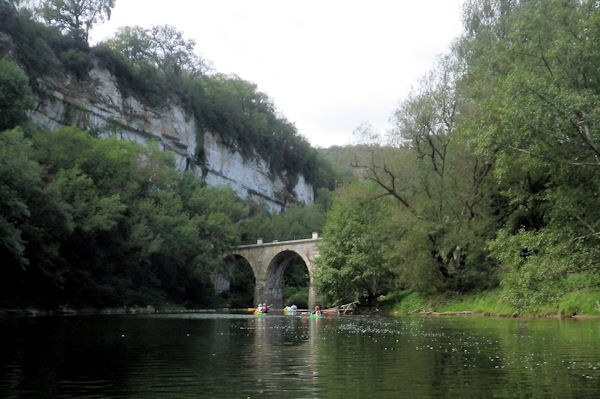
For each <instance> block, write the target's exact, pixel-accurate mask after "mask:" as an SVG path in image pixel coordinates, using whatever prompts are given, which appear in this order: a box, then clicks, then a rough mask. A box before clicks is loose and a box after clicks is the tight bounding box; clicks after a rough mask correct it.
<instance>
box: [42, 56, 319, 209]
mask: <svg viewBox="0 0 600 399" xmlns="http://www.w3.org/2000/svg"><path fill="white" fill-rule="evenodd" d="M40 83H42V85H43V86H45V89H46V92H47V96H46V97H45V98H43V99H39V101H38V105H37V107H36V109H35V110H34V111H33V112H32V113H31V118H32V119H33V120H34V121H35V122H36V123H38V124H41V125H43V126H46V127H49V128H52V129H55V128H59V127H61V126H72V125H75V126H78V127H80V128H82V129H88V130H92V131H97V132H99V134H100V135H101V136H102V135H105V136H106V135H112V134H116V135H118V136H119V137H120V138H121V139H124V140H131V141H136V142H139V143H142V144H143V143H146V142H147V141H148V140H158V141H159V143H160V145H161V146H162V149H163V150H165V151H171V152H172V153H173V154H174V155H175V159H176V163H177V168H178V169H179V170H192V171H194V173H195V174H196V175H198V176H199V177H201V178H204V179H205V181H206V183H207V184H208V185H209V186H220V185H229V186H231V187H232V188H233V190H234V191H235V192H236V193H237V194H238V195H239V196H240V197H242V198H246V197H252V198H256V199H259V200H262V201H264V202H265V204H266V206H267V207H268V209H269V210H270V211H271V212H278V211H280V210H282V209H283V208H284V207H285V205H286V203H287V202H288V201H289V200H292V201H296V202H301V203H304V204H310V203H312V202H313V199H314V194H313V187H312V186H311V185H310V184H307V183H306V181H305V180H304V177H303V176H299V178H298V181H297V183H296V185H295V187H293V188H289V187H286V184H285V174H283V175H281V176H272V174H271V173H270V172H269V166H268V164H267V163H266V162H265V161H264V160H262V159H261V158H259V157H253V158H252V159H247V158H244V157H243V156H242V154H241V153H240V152H238V151H235V150H232V149H230V148H228V147H226V146H224V145H223V144H222V142H221V141H220V140H219V137H218V136H217V135H214V134H211V133H206V132H205V133H204V134H203V135H198V134H197V132H198V128H197V126H196V122H195V120H194V118H193V117H191V116H189V115H187V114H186V113H185V112H184V110H183V109H182V107H180V106H179V105H178V104H176V103H171V104H170V105H169V106H168V107H165V108H161V109H156V108H149V107H147V106H145V105H144V104H143V103H142V102H141V101H139V100H138V99H136V98H135V97H131V96H128V97H124V96H123V95H122V94H121V92H120V91H119V88H118V85H117V82H116V79H115V77H114V76H112V75H111V74H110V72H109V71H107V70H106V69H103V68H100V67H98V66H96V67H94V68H93V69H92V70H91V71H90V73H89V77H88V79H86V80H85V81H83V82H82V81H76V80H75V79H73V78H71V77H69V76H66V77H65V79H64V80H62V81H57V80H52V79H45V80H44V81H42V82H40ZM198 137H201V140H202V141H203V143H201V146H200V147H201V148H203V151H204V152H203V157H198V156H197V154H196V148H198V147H199V146H198V142H197V140H198ZM198 159H202V161H199V160H198Z"/></svg>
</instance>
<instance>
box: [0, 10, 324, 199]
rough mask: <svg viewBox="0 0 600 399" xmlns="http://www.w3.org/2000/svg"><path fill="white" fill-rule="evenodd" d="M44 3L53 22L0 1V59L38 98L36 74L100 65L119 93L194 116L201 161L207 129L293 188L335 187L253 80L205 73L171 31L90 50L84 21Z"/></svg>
mask: <svg viewBox="0 0 600 399" xmlns="http://www.w3.org/2000/svg"><path fill="white" fill-rule="evenodd" d="M107 7H108V6H107ZM46 8H47V7H46ZM46 8H44V7H42V9H41V11H40V12H41V15H42V16H43V17H44V19H45V20H47V21H49V22H53V23H54V26H48V25H44V24H42V23H40V22H37V21H35V20H34V19H32V14H31V12H30V11H29V10H27V9H21V10H17V9H16V8H15V7H14V6H13V5H11V3H9V2H7V1H5V0H1V1H0V32H3V33H5V34H6V35H7V37H8V38H10V39H9V41H8V42H7V41H3V42H1V43H0V56H2V57H5V56H7V55H8V54H12V57H14V58H15V59H16V61H17V62H18V64H19V65H21V66H22V67H23V68H24V70H25V72H26V74H27V76H28V77H29V81H30V85H31V87H32V89H33V91H34V92H36V94H38V95H39V96H42V97H43V96H44V94H45V93H44V90H45V89H44V87H42V86H40V84H39V83H40V80H39V78H42V77H53V78H55V79H59V80H60V79H64V77H63V76H64V75H63V74H64V72H68V73H71V74H72V75H73V76H75V77H76V78H77V79H80V80H85V79H87V77H88V72H89V70H90V69H91V68H92V67H93V65H94V64H95V63H98V64H99V65H101V66H103V67H105V68H107V69H108V70H109V71H110V72H111V73H113V74H114V76H115V77H116V78H117V81H118V84H119V88H120V90H121V92H122V94H123V95H124V96H128V95H132V96H135V97H136V98H138V99H139V100H140V101H142V102H143V103H146V104H148V105H150V106H155V107H161V106H166V105H167V104H170V103H172V102H173V101H175V102H176V103H179V104H181V105H182V106H183V108H184V109H185V110H186V111H187V112H189V113H190V115H193V117H194V118H195V120H196V122H197V126H198V132H197V134H198V143H200V146H199V148H197V149H196V151H197V154H196V156H197V157H198V159H199V160H201V159H202V157H203V149H202V146H201V143H203V133H204V132H205V131H210V132H211V133H214V134H216V135H218V136H219V137H220V138H221V140H222V141H223V143H224V144H225V145H227V146H229V147H231V148H232V149H236V150H238V151H240V152H241V153H242V154H244V155H245V156H247V157H253V156H256V155H258V156H260V157H261V158H262V159H264V160H266V161H267V162H268V165H269V167H270V169H271V172H272V173H274V174H279V175H281V176H282V177H283V178H284V180H287V184H288V186H289V187H290V188H293V187H294V186H295V184H296V182H297V178H298V176H299V175H303V176H304V178H305V179H306V181H307V182H309V183H311V184H313V185H314V186H316V187H328V188H330V189H331V188H333V183H332V181H331V178H330V174H329V170H330V166H329V165H328V163H327V162H325V161H324V159H323V158H322V157H320V156H319V154H318V152H317V151H316V150H315V149H314V148H312V147H311V146H310V145H309V143H308V142H307V141H306V139H305V138H304V137H303V136H301V135H300V134H299V133H298V131H297V129H296V127H295V126H294V125H293V124H292V123H290V122H289V121H287V120H286V119H285V118H284V117H283V116H281V115H280V114H279V113H278V112H277V109H276V108H275V106H274V104H273V103H272V102H271V100H270V99H269V98H268V97H267V96H266V95H265V94H264V93H261V92H260V91H258V89H257V86H256V85H255V84H253V83H251V82H247V81H244V80H243V79H240V78H239V77H237V76H228V75H223V74H219V73H211V74H207V73H206V72H207V68H206V65H205V64H206V62H205V61H204V60H202V59H200V58H199V57H197V56H196V55H195V54H194V46H195V42H194V41H193V40H186V39H184V38H183V34H182V33H181V32H179V31H177V30H176V29H175V28H173V27H171V26H155V27H153V28H151V29H147V30H145V29H141V28H139V27H128V28H124V29H122V30H121V31H120V32H119V33H117V35H115V37H114V38H112V39H110V40H107V41H106V42H104V43H101V44H99V45H97V46H95V47H90V46H89V45H88V43H87V36H86V35H85V34H83V33H82V29H84V28H85V27H84V26H82V27H79V28H72V29H67V28H68V27H66V26H65V25H64V24H62V25H61V24H58V22H57V21H54V20H53V19H52V18H49V17H48V18H46V16H48V15H50V14H48V13H49V12H50V11H51V10H50V9H46ZM52 15H54V14H52ZM80 127H82V128H88V129H89V128H92V129H93V128H96V127H95V126H80Z"/></svg>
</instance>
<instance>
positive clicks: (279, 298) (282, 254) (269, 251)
mask: <svg viewBox="0 0 600 399" xmlns="http://www.w3.org/2000/svg"><path fill="white" fill-rule="evenodd" d="M319 241H321V239H320V238H319V234H318V233H312V238H309V239H305V240H293V241H273V242H269V243H263V241H262V239H258V240H257V241H256V244H252V245H240V246H239V247H237V248H235V249H233V250H232V251H231V252H229V253H228V254H227V255H234V256H241V257H243V258H244V259H246V260H247V261H248V263H249V264H250V266H251V267H252V271H253V272H254V278H255V285H254V302H255V305H256V304H258V303H267V304H273V307H274V308H276V309H281V308H283V306H284V303H283V290H282V284H281V283H282V279H283V272H284V270H285V268H286V266H287V265H288V264H289V263H290V261H291V260H292V259H294V258H295V257H296V256H299V257H300V258H302V260H303V261H304V263H305V264H306V268H307V269H308V275H309V285H308V307H309V309H312V307H313V306H314V305H315V302H316V293H315V290H314V287H313V274H314V271H315V268H316V266H315V259H316V258H317V257H318V256H319V251H318V248H317V245H318V243H319Z"/></svg>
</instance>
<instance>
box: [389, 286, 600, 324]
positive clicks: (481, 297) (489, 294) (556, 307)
mask: <svg viewBox="0 0 600 399" xmlns="http://www.w3.org/2000/svg"><path fill="white" fill-rule="evenodd" d="M598 303H600V288H593V289H591V288H590V289H585V290H580V291H575V292H571V293H568V294H565V295H563V296H562V297H561V298H559V299H558V300H557V301H556V302H555V303H551V304H546V305H543V306H538V307H536V308H531V309H525V310H523V311H520V310H518V309H516V308H515V307H513V306H511V305H510V304H508V303H507V302H506V301H504V300H503V298H502V292H501V290H500V289H496V290H491V291H484V292H479V293H476V294H465V295H437V296H424V295H422V294H419V293H417V292H413V291H401V292H398V293H396V294H395V295H393V296H391V297H386V298H385V299H383V301H382V305H383V307H384V308H385V310H386V311H389V312H393V313H398V314H408V313H413V314H415V313H430V312H433V313H462V312H471V313H477V314H484V315H497V316H515V315H521V316H539V317H545V316H556V315H561V316H574V315H578V316H579V315H584V316H600V309H599V307H600V305H598Z"/></svg>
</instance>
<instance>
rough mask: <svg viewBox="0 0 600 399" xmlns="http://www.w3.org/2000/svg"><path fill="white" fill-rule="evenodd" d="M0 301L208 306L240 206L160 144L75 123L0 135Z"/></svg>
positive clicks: (234, 237) (235, 237) (234, 239)
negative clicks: (105, 134) (93, 131)
mask: <svg viewBox="0 0 600 399" xmlns="http://www.w3.org/2000/svg"><path fill="white" fill-rule="evenodd" d="M0 140H1V141H2V146H0V151H2V157H1V158H0V159H1V161H0V171H1V172H2V173H1V174H0V176H1V177H0V209H1V210H2V212H1V213H0V252H1V253H2V256H3V259H4V260H5V262H4V266H5V278H4V279H3V283H2V285H3V291H2V297H1V301H2V303H3V304H5V305H6V304H8V303H12V304H15V305H23V304H36V305H38V306H40V305H43V306H54V305H58V304H73V305H77V306H82V305H90V306H113V305H147V304H154V305H160V304H162V303H164V302H173V303H179V304H183V305H190V306H200V305H205V306H207V305H210V304H211V303H212V302H213V301H214V294H213V292H212V286H211V283H210V280H209V276H210V274H211V273H212V272H213V271H215V270H219V268H221V267H222V264H221V262H220V260H219V259H220V258H219V256H220V255H221V254H222V253H223V252H225V251H226V250H227V249H228V248H230V247H231V246H234V245H236V244H238V243H239V242H240V237H241V234H242V230H243V228H244V223H243V222H244V219H245V218H246V217H247V215H248V210H247V208H246V206H245V204H244V203H243V202H241V201H240V200H239V199H237V197H236V196H235V194H234V193H233V191H232V190H231V189H229V188H205V187H203V186H202V185H201V184H200V182H199V181H198V180H197V179H196V178H195V177H193V176H191V175H189V174H188V173H184V174H180V173H178V172H177V171H176V170H175V169H174V161H173V158H172V157H171V156H170V155H169V154H167V153H164V152H162V151H160V149H159V148H158V146H157V145H156V146H150V147H148V148H145V147H141V146H139V145H137V144H135V143H130V142H124V141H119V140H117V139H114V138H109V139H103V140H99V139H95V138H92V137H90V136H89V135H88V134H87V133H86V132H82V131H79V130H78V129H76V128H64V129H61V130H59V131H56V132H40V133H36V134H34V135H33V136H32V137H31V139H28V138H26V137H25V136H24V135H23V134H22V133H21V132H20V131H19V130H13V131H6V132H3V133H2V134H0Z"/></svg>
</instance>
